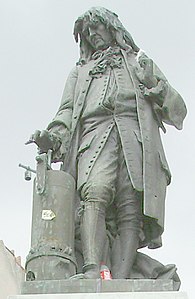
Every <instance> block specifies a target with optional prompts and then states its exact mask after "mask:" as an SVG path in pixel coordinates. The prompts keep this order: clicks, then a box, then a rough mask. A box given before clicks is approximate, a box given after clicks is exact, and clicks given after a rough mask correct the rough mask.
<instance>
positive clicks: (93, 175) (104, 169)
mask: <svg viewBox="0 0 195 299" xmlns="http://www.w3.org/2000/svg"><path fill="white" fill-rule="evenodd" d="M116 137H117V136H116V132H115V130H113V131H112V132H111V134H110V136H109V138H108V140H107V142H106V144H105V146H104V148H103V149H102V152H101V154H100V155H99V157H98V159H97V160H96V162H95V164H94V167H93V168H92V169H91V172H90V175H89V177H88V178H87V180H86V182H85V183H84V184H83V185H82V187H81V188H80V190H79V191H80V195H81V200H82V205H83V211H82V215H81V242H82V249H83V258H84V267H83V272H84V278H97V277H100V264H101V262H105V261H102V256H103V250H104V249H105V248H104V244H105V242H106V224H105V211H106V208H107V207H108V206H109V204H110V203H111V202H112V201H113V199H114V197H115V181H116V176H117V164H118V155H117V148H118V144H117V138H116ZM88 160H89V157H88V153H87V151H86V152H85V153H83V155H82V156H81V157H80V160H79V163H78V180H79V178H80V177H81V176H82V168H81V165H82V163H83V161H88ZM104 256H105V255H104Z"/></svg>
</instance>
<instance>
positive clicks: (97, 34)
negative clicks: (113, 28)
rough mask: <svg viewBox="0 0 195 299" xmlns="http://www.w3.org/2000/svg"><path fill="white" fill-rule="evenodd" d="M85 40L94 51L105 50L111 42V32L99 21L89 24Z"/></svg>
mask: <svg viewBox="0 0 195 299" xmlns="http://www.w3.org/2000/svg"><path fill="white" fill-rule="evenodd" d="M86 39H87V41H88V42H89V44H90V45H91V46H92V47H93V49H94V50H104V49H107V48H108V47H109V46H110V45H111V44H112V42H113V37H112V35H111V32H110V31H109V30H108V29H107V28H106V26H105V25H104V24H103V23H101V22H100V21H96V22H95V23H92V24H89V26H88V30H87V33H86Z"/></svg>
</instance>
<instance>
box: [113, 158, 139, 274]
mask: <svg viewBox="0 0 195 299" xmlns="http://www.w3.org/2000/svg"><path fill="white" fill-rule="evenodd" d="M115 205H116V209H117V226H118V240H119V243H120V244H119V247H118V251H119V255H120V258H117V262H115V261H114V265H113V268H112V275H113V278H118V279H126V278H129V276H130V273H131V270H132V267H133V264H134V261H135V258H136V254H137V249H138V248H139V241H140V235H141V223H142V222H141V218H142V216H141V206H142V192H138V191H136V190H135V189H134V188H133V186H132V183H131V181H130V178H129V175H128V173H127V168H126V165H125V161H124V158H123V159H122V160H121V163H120V165H119V175H118V181H117V195H116V202H115Z"/></svg>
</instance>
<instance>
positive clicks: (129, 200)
mask: <svg viewBox="0 0 195 299" xmlns="http://www.w3.org/2000/svg"><path fill="white" fill-rule="evenodd" d="M74 36H75V40H76V42H78V41H80V59H79V62H78V63H77V65H76V66H75V68H74V69H73V70H72V71H71V73H70V75H69V77H68V79H67V82H66V85H65V89H64V93H63V97H62V101H61V105H60V107H59V109H58V112H57V114H56V116H55V117H54V119H53V121H52V122H51V123H50V124H49V125H48V127H47V130H44V131H42V132H40V131H36V132H35V133H34V134H33V136H32V141H33V142H35V143H36V144H37V145H38V147H39V148H40V151H41V152H47V151H48V149H52V150H53V157H52V159H53V161H63V167H62V169H63V170H64V171H65V172H67V173H69V174H71V175H72V176H73V177H74V178H75V180H76V192H77V197H79V205H80V210H79V211H80V232H81V242H82V253H83V258H84V266H83V273H84V276H83V277H84V278H99V277H100V264H101V262H105V261H104V260H102V259H103V256H104V258H105V254H103V253H105V250H106V249H105V244H106V242H107V241H108V234H109V236H110V237H109V241H110V242H109V246H108V247H109V258H110V267H111V271H112V276H113V278H121V279H126V278H129V277H130V276H131V272H132V268H133V264H134V262H135V259H136V255H137V249H138V248H141V247H144V246H148V247H149V248H157V247H159V246H161V235H162V233H163V229H164V210H165V209H164V205H165V194H166V187H167V185H169V184H170V181H171V174H170V170H169V166H168V164H167V161H166V157H165V153H164V150H163V146H162V143H161V138H160V133H159V129H162V131H163V132H165V131H166V129H165V127H164V125H163V123H167V124H169V125H173V126H175V127H176V128H177V129H179V130H181V129H182V122H183V119H184V118H185V116H186V107H185V104H184V102H183V99H182V97H181V96H180V95H179V94H178V92H177V91H176V90H174V89H173V88H172V87H171V86H170V84H169V83H168V81H167V79H166V78H165V76H164V75H163V74H162V72H161V71H160V70H159V68H158V67H157V66H156V65H155V64H154V63H153V61H152V60H151V59H149V58H148V57H147V56H146V54H145V53H144V52H143V51H142V50H140V49H139V47H138V46H137V45H136V44H135V42H134V41H133V39H132V37H131V35H130V34H129V32H128V31H127V30H126V29H125V28H124V27H123V25H122V23H121V22H120V21H119V19H118V16H117V15H116V14H115V13H112V12H111V11H109V10H107V9H105V8H101V7H98V8H96V7H95V8H91V9H90V10H88V11H87V12H86V13H85V14H83V15H82V16H81V17H79V18H78V19H77V20H76V22H75V26H74Z"/></svg>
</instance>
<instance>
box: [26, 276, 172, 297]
mask: <svg viewBox="0 0 195 299" xmlns="http://www.w3.org/2000/svg"><path fill="white" fill-rule="evenodd" d="M175 290H176V288H175V283H174V281H173V280H171V279H167V280H165V279H162V280H161V279H156V280H155V279H113V280H101V279H79V280H67V279H66V280H43V281H27V282H24V283H23V285H22V294H65V293H115V292H161V291H162V292H168V291H175Z"/></svg>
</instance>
